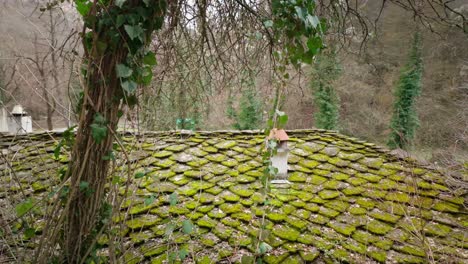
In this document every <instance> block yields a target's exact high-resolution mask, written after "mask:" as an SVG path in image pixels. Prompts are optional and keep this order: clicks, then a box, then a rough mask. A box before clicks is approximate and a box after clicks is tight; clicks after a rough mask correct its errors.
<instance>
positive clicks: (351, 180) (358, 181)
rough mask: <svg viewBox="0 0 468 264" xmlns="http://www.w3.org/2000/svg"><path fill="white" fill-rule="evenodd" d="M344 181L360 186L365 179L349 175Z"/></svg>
mask: <svg viewBox="0 0 468 264" xmlns="http://www.w3.org/2000/svg"><path fill="white" fill-rule="evenodd" d="M346 181H347V182H348V183H350V184H352V185H354V186H360V185H363V184H364V183H366V182H367V181H366V180H364V179H362V178H358V177H351V178H349V179H347V180H346Z"/></svg>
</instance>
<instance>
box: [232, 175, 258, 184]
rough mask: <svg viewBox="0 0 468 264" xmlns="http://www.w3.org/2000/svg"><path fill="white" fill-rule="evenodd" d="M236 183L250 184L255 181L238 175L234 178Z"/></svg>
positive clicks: (252, 178)
mask: <svg viewBox="0 0 468 264" xmlns="http://www.w3.org/2000/svg"><path fill="white" fill-rule="evenodd" d="M236 181H237V182H239V183H251V182H255V181H256V179H255V178H254V177H250V176H247V175H240V176H238V177H237V178H236Z"/></svg>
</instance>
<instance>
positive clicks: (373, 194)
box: [362, 189, 387, 199]
mask: <svg viewBox="0 0 468 264" xmlns="http://www.w3.org/2000/svg"><path fill="white" fill-rule="evenodd" d="M386 194H387V192H386V191H379V190H375V189H368V190H367V191H365V192H364V193H363V194H362V195H363V196H364V197H369V198H374V199H381V198H384V197H385V195H386Z"/></svg>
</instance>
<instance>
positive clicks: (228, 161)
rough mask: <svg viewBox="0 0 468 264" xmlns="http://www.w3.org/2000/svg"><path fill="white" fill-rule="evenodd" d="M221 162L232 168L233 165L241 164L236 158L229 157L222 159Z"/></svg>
mask: <svg viewBox="0 0 468 264" xmlns="http://www.w3.org/2000/svg"><path fill="white" fill-rule="evenodd" d="M221 164H223V165H224V166H226V167H230V168H232V167H235V166H237V165H239V162H238V161H237V160H235V159H227V160H224V161H222V162H221Z"/></svg>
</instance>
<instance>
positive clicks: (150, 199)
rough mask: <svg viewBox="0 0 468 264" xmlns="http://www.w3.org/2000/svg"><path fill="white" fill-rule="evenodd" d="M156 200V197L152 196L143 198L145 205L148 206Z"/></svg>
mask: <svg viewBox="0 0 468 264" xmlns="http://www.w3.org/2000/svg"><path fill="white" fill-rule="evenodd" d="M155 199H156V197H154V195H151V196H149V197H147V198H145V205H150V204H152V203H153V202H154V200H155Z"/></svg>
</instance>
